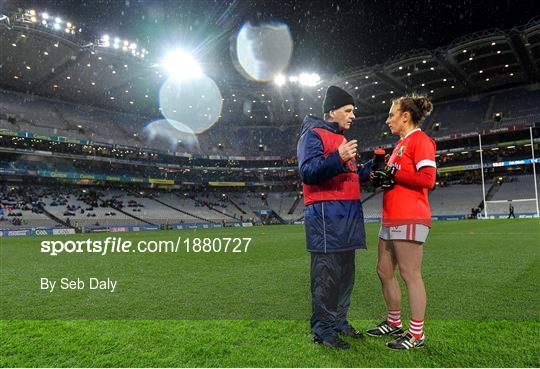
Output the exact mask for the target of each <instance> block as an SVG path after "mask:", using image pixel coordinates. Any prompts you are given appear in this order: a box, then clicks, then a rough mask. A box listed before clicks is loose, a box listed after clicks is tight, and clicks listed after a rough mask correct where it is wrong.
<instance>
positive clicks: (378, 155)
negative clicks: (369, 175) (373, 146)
mask: <svg viewBox="0 0 540 369" xmlns="http://www.w3.org/2000/svg"><path fill="white" fill-rule="evenodd" d="M385 155H386V152H385V151H384V149H377V150H375V152H374V153H373V165H372V166H371V170H372V171H374V172H376V171H378V170H383V169H384V167H385V166H386V162H385Z"/></svg>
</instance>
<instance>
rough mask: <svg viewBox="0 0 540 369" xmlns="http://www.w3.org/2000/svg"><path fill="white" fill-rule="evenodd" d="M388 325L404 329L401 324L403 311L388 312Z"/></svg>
mask: <svg viewBox="0 0 540 369" xmlns="http://www.w3.org/2000/svg"><path fill="white" fill-rule="evenodd" d="M386 321H387V322H388V324H390V325H393V326H394V327H400V328H401V327H402V324H401V310H388V317H387V318H386Z"/></svg>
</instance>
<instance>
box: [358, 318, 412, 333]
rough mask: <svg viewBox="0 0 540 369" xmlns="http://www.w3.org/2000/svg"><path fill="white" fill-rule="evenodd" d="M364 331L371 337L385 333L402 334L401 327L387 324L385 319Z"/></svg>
mask: <svg viewBox="0 0 540 369" xmlns="http://www.w3.org/2000/svg"><path fill="white" fill-rule="evenodd" d="M366 333H367V334H368V335H369V336H372V337H382V336H387V335H397V334H403V328H401V327H396V326H395V325H391V324H388V322H387V321H386V320H385V321H384V322H382V323H380V324H379V325H378V326H376V327H375V328H371V329H368V330H367V331H366Z"/></svg>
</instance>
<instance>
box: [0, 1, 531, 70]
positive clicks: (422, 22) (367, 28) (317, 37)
mask: <svg viewBox="0 0 540 369" xmlns="http://www.w3.org/2000/svg"><path fill="white" fill-rule="evenodd" d="M538 4H540V3H539V2H534V1H474V0H463V1H433V0H432V1H423V2H395V1H352V0H349V1H292V0H285V1H274V0H269V1H259V0H215V1H214V0H186V1H181V0H178V1H160V0H146V1H136V0H101V1H95V0H87V1H67V0H39V1H15V0H0V7H1V8H7V9H14V8H17V7H22V8H26V9H29V8H35V9H36V10H39V11H42V10H46V11H48V12H50V13H52V14H59V15H62V16H63V17H65V18H66V19H69V20H71V21H72V22H74V23H76V24H77V25H80V26H81V27H82V28H83V30H84V31H83V35H84V36H85V37H86V38H88V39H92V38H93V36H101V35H102V34H105V33H108V34H110V35H118V36H120V37H122V38H129V39H134V40H136V41H138V43H139V44H140V45H141V46H142V47H145V46H148V47H147V48H148V49H149V50H150V51H151V52H152V54H153V55H154V56H158V55H159V54H161V53H163V52H164V50H166V49H167V48H168V47H171V46H178V45H180V46H183V47H184V48H187V49H197V50H198V54H199V55H198V58H199V60H201V61H202V64H203V65H205V66H206V68H205V69H206V70H207V71H208V72H209V73H229V72H233V73H234V69H232V63H231V61H230V60H231V58H230V52H229V45H230V42H229V39H230V38H231V37H232V36H234V35H235V34H236V32H237V31H238V29H239V27H240V26H241V25H242V24H243V23H244V22H246V21H251V22H252V23H257V22H265V21H281V22H284V23H286V24H287V25H288V26H289V27H290V30H291V33H292V36H293V40H294V54H293V57H292V60H291V65H290V67H289V71H292V72H296V71H300V70H302V69H309V70H310V71H315V72H319V73H320V74H323V75H330V74H333V73H336V72H339V71H340V70H343V69H346V68H351V67H358V66H362V65H373V64H379V63H384V62H385V61H386V60H387V59H388V58H389V57H391V56H393V55H396V54H399V53H403V52H406V51H408V50H411V49H419V48H428V49H433V48H436V47H439V46H445V45H448V44H449V43H450V42H451V41H452V40H454V39H455V38H457V37H460V36H463V35H466V34H468V33H471V32H475V31H480V30H484V29H488V28H499V29H508V28H511V27H513V26H519V25H523V24H525V23H526V22H527V21H528V20H530V19H531V18H533V17H534V16H537V15H540V5H538Z"/></svg>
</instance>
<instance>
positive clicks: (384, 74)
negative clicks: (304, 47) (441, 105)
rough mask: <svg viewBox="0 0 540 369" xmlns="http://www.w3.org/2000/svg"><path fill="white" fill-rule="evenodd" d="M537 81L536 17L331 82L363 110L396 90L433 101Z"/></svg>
mask: <svg viewBox="0 0 540 369" xmlns="http://www.w3.org/2000/svg"><path fill="white" fill-rule="evenodd" d="M539 80H540V17H537V18H535V19H533V20H531V21H530V22H529V23H527V24H526V25H524V26H521V27H516V28H513V29H511V30H506V31H502V30H498V29H492V30H485V31H482V32H477V33H474V34H470V35H466V36H463V37H460V38H459V39H456V40H455V41H454V42H452V43H451V44H450V45H448V46H446V47H441V48H438V49H435V50H426V49H423V50H414V51H411V52H408V53H405V54H400V55H397V56H395V57H393V58H391V59H390V60H388V61H387V62H386V63H384V64H382V65H376V66H373V67H369V68H360V69H352V70H348V71H345V72H343V73H340V74H338V75H337V76H336V77H334V79H333V83H335V84H338V85H341V86H342V87H343V88H345V89H348V90H349V91H350V92H351V93H353V94H354V95H355V96H356V97H357V99H358V101H359V103H360V104H361V105H362V106H363V107H364V108H365V109H367V110H368V111H372V112H377V111H380V110H381V109H383V110H387V109H388V106H389V105H388V104H389V102H390V101H391V99H392V98H393V97H395V96H399V95H401V94H405V93H410V92H417V93H425V94H427V95H429V96H431V97H432V99H433V100H435V101H437V100H447V99H450V98H453V97H459V96H468V95H475V94H479V93H483V92H488V91H492V90H497V89H500V88H503V87H509V86H513V85H520V84H530V83H535V82H538V81H539Z"/></svg>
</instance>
